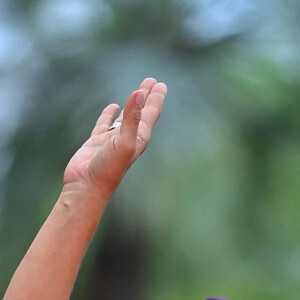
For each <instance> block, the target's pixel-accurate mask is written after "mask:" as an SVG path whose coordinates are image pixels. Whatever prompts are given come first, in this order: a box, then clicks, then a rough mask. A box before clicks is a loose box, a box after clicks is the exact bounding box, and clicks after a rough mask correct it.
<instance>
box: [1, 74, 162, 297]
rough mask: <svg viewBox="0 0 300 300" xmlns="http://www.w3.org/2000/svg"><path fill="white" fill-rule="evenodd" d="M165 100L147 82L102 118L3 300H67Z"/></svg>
mask: <svg viewBox="0 0 300 300" xmlns="http://www.w3.org/2000/svg"><path fill="white" fill-rule="evenodd" d="M166 94H167V87H166V85H165V84H164V83H157V81H156V80H155V79H153V78H146V79H145V80H144V81H143V82H142V83H141V85H140V88H139V90H137V91H135V92H133V93H132V94H131V95H130V97H129V99H128V100H127V102H126V104H125V107H124V110H123V112H122V113H121V114H120V115H119V117H118V118H117V120H116V121H121V122H122V125H121V127H119V128H116V129H113V130H111V131H108V129H109V126H110V125H111V124H112V122H113V120H114V118H115V116H116V114H117V111H118V109H119V106H118V105H117V104H111V105H109V106H107V107H106V108H105V109H104V110H103V112H102V114H101V115H100V117H99V119H98V121H97V123H96V126H95V128H94V129H93V131H92V134H91V136H90V138H89V139H88V140H87V141H86V142H85V143H84V144H83V145H82V147H81V148H80V149H79V150H78V151H77V152H76V153H75V154H74V156H73V157H72V159H71V160H70V162H69V164H68V165H67V167H66V170H65V173H64V181H63V188H62V192H61V194H60V196H59V198H58V200H57V203H56V204H55V206H54V208H53V210H52V211H51V213H50V215H49V217H48V218H47V220H46V221H45V223H44V225H43V226H42V228H41V229H40V231H39V233H38V234H37V236H36V238H35V239H34V241H33V243H32V244H31V246H30V248H29V250H28V251H27V253H26V254H25V256H24V258H23V260H22V261H21V263H20V265H19V267H18V268H17V270H16V272H15V274H14V276H13V278H12V280H11V282H10V284H9V287H8V289H7V291H6V294H5V296H4V300H17V299H18V300H19V299H22V300H27V299H28V300H29V299H30V300H32V299H43V300H48V299H49V300H50V299H51V300H53V299H56V300H66V299H69V297H70V294H71V292H72V288H73V285H74V282H75V279H76V276H77V273H78V270H79V267H80V264H81V261H82V259H83V257H84V254H85V252H86V250H87V248H88V245H89V243H90V241H91V239H92V237H93V235H94V233H95V231H96V229H97V226H98V224H99V221H100V219H101V217H102V215H103V212H104V210H105V208H106V206H107V203H108V201H109V199H110V198H111V196H112V194H113V193H114V191H115V189H116V188H117V186H118V185H119V183H120V182H121V180H122V178H123V176H124V175H125V173H126V172H127V170H128V169H129V167H130V166H131V165H132V164H133V163H134V161H135V160H136V159H137V158H138V157H139V156H140V155H141V154H142V153H143V152H144V150H145V149H146V147H147V145H148V143H149V140H150V136H151V132H152V129H153V127H154V125H155V123H156V121H157V120H158V118H159V116H160V114H161V111H162V107H163V103H164V100H165V97H166Z"/></svg>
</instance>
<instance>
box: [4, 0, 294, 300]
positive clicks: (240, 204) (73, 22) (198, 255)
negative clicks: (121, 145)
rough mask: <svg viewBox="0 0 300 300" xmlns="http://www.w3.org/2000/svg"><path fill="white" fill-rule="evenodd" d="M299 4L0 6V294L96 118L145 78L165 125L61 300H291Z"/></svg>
mask: <svg viewBox="0 0 300 300" xmlns="http://www.w3.org/2000/svg"><path fill="white" fill-rule="evenodd" d="M299 6H300V5H299V4H298V3H296V2H295V1H285V2H283V1H279V0H278V1H272V2H271V3H270V1H268V0H264V1H260V2H258V1H251V2H250V1H239V2H238V3H237V2H236V1H229V0H222V1H207V0H205V1H204V0H201V1H192V0H186V1H176V0H173V1H171V0H163V1H158V0H155V1H144V0H143V1H133V0H131V1H129V0H127V1H121V0H114V1H93V0H90V1H82V0H76V1H74V0H73V1H70V0H64V1H58V0H48V1H15V0H6V1H3V2H2V4H0V8H1V9H0V11H1V18H2V20H3V21H1V25H2V24H3V26H2V27H1V26H0V33H1V32H2V34H1V35H0V67H1V69H2V72H1V71H0V72H1V73H0V86H1V88H0V92H1V95H3V97H2V99H3V101H4V102H3V103H4V104H5V103H10V106H8V104H6V105H4V104H3V110H2V112H1V111H0V115H1V116H3V122H1V124H3V126H2V127H3V128H4V129H2V130H1V132H0V133H3V137H4V138H3V139H2V141H1V142H0V143H1V144H0V151H1V152H0V153H1V154H2V155H1V159H0V162H1V164H2V165H3V166H4V167H3V170H2V172H0V176H2V178H3V180H2V185H1V193H0V196H1V202H0V215H1V220H0V249H1V250H0V253H1V254H0V269H1V281H0V294H2V293H4V290H5V288H6V286H7V284H8V282H9V279H10V277H11V276H12V274H13V271H14V269H15V268H16V266H17V265H18V263H19V261H20V260H21V258H22V256H23V255H24V253H25V251H26V249H27V248H28V246H29V245H30V243H31V241H32V239H33V238H34V236H35V234H36V232H37V230H38V229H39V228H40V226H41V224H42V223H43V221H44V220H45V218H46V216H47V215H48V214H49V211H50V210H51V207H52V206H53V205H54V203H55V201H56V199H57V197H58V195H59V192H60V189H61V178H62V174H63V170H64V167H65V165H66V163H67V162H68V160H69V158H70V157H71V155H72V153H73V152H74V151H75V150H76V149H77V148H78V147H79V146H80V145H81V143H82V142H83V141H84V140H85V138H86V137H87V136H88V135H89V132H90V129H91V128H92V126H93V124H94V122H95V120H96V118H97V115H98V114H99V113H100V111H101V109H102V108H104V107H105V105H106V104H107V103H109V102H119V103H120V104H122V103H124V100H125V98H126V96H127V95H128V94H129V93H130V92H131V90H133V89H135V88H136V87H137V85H138V83H139V81H140V80H141V79H142V78H143V77H146V76H154V77H157V78H158V79H159V80H162V81H166V83H167V84H168V86H169V96H168V99H167V103H166V106H165V110H164V114H163V116H162V118H161V120H160V122H159V124H158V125H157V128H156V131H155V132H154V135H153V139H152V143H151V145H150V147H149V150H148V151H147V152H146V153H145V154H144V155H143V158H142V159H141V160H140V161H139V162H138V163H137V165H135V167H134V169H133V170H131V172H129V174H128V176H127V177H126V178H125V181H124V182H123V183H122V185H121V186H120V188H119V190H118V191H117V193H116V194H115V195H114V199H112V202H111V203H110V205H109V208H108V211H107V213H106V214H105V216H104V218H103V220H102V223H101V228H100V230H99V232H98V234H97V235H96V237H95V240H94V241H93V243H92V244H91V247H90V250H89V251H88V253H87V257H86V259H85V261H84V264H83V266H82V269H81V271H80V274H79V278H78V281H77V283H76V287H75V290H74V293H73V296H72V299H99V298H103V299H153V300H156V299H187V298H188V299H201V298H204V297H205V296H209V295H212V294H223V295H224V296H227V297H228V298H232V299H245V300H248V299H249V300H250V299H255V298H258V299H267V300H268V299H272V300H274V299H283V298H291V299H297V296H298V294H299V281H300V272H299V270H300V251H299V249H300V248H299V245H300V243H299V239H298V236H297V233H298V231H299V230H298V229H299V226H300V220H299V219H300V213H299V209H298V208H299V205H300V204H299V203H298V198H299V194H300V188H299V186H300V185H299V184H298V182H299V180H300V155H299V153H300V152H299V146H300V145H299V135H300V130H299V129H300V128H299V125H300V121H299V111H300V110H299V106H300V104H299V100H298V94H299V81H298V76H299V70H298V68H297V66H298V62H299V55H298V53H299V43H298V41H299V32H298V30H297V28H298V27H299V18H297V16H298V15H299ZM1 28H2V29H1ZM1 36H2V37H1ZM7 107H9V109H8V108H7ZM10 116H11V117H10ZM12 120H13V121H12ZM45 271H46V270H45Z"/></svg>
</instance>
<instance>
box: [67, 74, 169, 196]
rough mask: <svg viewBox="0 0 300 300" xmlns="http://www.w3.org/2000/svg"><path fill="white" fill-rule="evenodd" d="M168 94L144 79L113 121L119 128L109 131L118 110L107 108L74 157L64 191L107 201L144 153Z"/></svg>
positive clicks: (69, 165) (152, 81)
mask: <svg viewBox="0 0 300 300" xmlns="http://www.w3.org/2000/svg"><path fill="white" fill-rule="evenodd" d="M166 94H167V87H166V85H165V84H164V83H157V82H156V80H155V79H153V78H147V79H145V80H144V81H143V82H142V83H141V85H140V89H139V90H137V91H135V92H133V93H132V94H131V95H130V97H129V99H128V100H127V102H126V104H125V107H124V110H123V111H122V112H121V114H120V115H119V117H118V118H117V119H116V121H119V122H122V124H121V126H120V127H118V128H115V129H113V130H111V131H108V129H109V127H110V126H111V124H112V122H113V120H114V118H115V116H116V113H117V111H118V109H119V106H118V105H117V104H110V105H108V106H107V107H106V108H105V109H104V110H103V112H102V114H101V115H100V117H99V119H98V121H97V123H96V126H95V128H94V130H93V131H92V134H91V137H90V138H89V139H88V140H87V141H86V142H85V143H84V144H83V146H82V147H81V148H80V149H79V150H78V151H77V152H76V153H75V155H74V156H73V157H72V159H71V160H70V162H69V164H68V165H67V168H66V170H65V174H64V189H63V191H72V192H74V191H75V192H77V191H79V192H80V191H84V192H88V193H91V194H99V195H101V196H105V197H107V198H109V197H110V196H111V194H112V193H113V192H114V190H115V189H116V187H117V186H118V184H119V183H120V181H121V179H122V178H123V176H124V174H125V173H126V171H127V170H128V168H129V167H130V166H131V164H132V163H133V162H134V161H135V160H136V159H137V158H138V157H139V155H141V154H142V153H143V152H144V150H145V149H146V147H147V145H148V143H149V140H150V136H151V132H152V129H153V127H154V125H155V123H156V121H157V120H158V118H159V116H160V114H161V111H162V107H163V103H164V100H165V97H166Z"/></svg>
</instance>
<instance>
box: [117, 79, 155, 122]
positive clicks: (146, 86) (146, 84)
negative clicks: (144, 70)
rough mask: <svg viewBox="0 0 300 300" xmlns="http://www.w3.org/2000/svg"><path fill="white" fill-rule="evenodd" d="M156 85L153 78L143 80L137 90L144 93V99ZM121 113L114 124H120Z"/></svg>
mask: <svg viewBox="0 0 300 300" xmlns="http://www.w3.org/2000/svg"><path fill="white" fill-rule="evenodd" d="M156 83H157V80H156V79H155V78H151V77H149V78H145V79H144V80H143V81H142V83H141V84H140V88H139V90H141V91H143V92H144V95H145V99H146V98H147V97H148V95H149V94H150V92H151V89H152V87H153V86H154V85H155V84H156ZM123 112H124V109H123V110H122V111H121V112H120V115H119V116H118V118H117V119H116V120H115V121H116V122H122V120H123Z"/></svg>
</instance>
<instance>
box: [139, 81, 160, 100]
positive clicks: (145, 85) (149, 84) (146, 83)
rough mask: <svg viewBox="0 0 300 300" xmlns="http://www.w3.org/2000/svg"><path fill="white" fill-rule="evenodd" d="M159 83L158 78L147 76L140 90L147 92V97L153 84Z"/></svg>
mask: <svg viewBox="0 0 300 300" xmlns="http://www.w3.org/2000/svg"><path fill="white" fill-rule="evenodd" d="M156 83H157V80H156V79H155V78H150V77H149V78H145V79H144V80H143V81H142V83H141V85H140V88H139V89H140V90H142V91H143V92H144V94H145V99H146V98H147V96H148V95H149V93H150V91H151V89H152V88H153V86H154V85H155V84H156Z"/></svg>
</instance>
